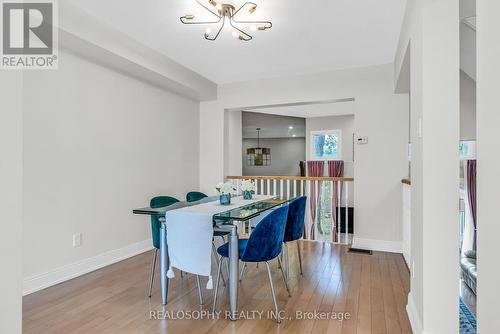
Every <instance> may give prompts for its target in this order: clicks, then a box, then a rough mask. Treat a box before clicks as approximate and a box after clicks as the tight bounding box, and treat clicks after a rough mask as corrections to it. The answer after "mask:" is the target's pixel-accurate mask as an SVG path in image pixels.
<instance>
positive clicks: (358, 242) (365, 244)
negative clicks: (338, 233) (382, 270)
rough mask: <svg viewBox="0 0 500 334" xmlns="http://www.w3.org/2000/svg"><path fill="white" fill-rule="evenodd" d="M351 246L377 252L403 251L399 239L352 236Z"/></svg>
mask: <svg viewBox="0 0 500 334" xmlns="http://www.w3.org/2000/svg"><path fill="white" fill-rule="evenodd" d="M352 247H353V248H360V249H371V250H374V251H379V252H391V253H402V252H403V246H402V244H401V241H388V240H376V239H365V238H357V237H354V238H353V241H352Z"/></svg>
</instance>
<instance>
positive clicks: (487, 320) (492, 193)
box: [477, 0, 500, 334]
mask: <svg viewBox="0 0 500 334" xmlns="http://www.w3.org/2000/svg"><path fill="white" fill-rule="evenodd" d="M498 13H500V2H499V1H483V0H478V1H477V16H478V20H477V24H478V26H477V55H478V56H477V145H478V147H477V178H478V180H477V182H478V183H477V200H478V213H477V219H478V240H477V247H478V248H477V252H478V282H477V295H478V299H477V320H478V333H479V334H489V333H497V332H498V329H499V328H500V317H499V316H498V299H499V298H500V293H499V289H498V282H499V281H500V270H499V266H498V254H499V251H500V250H499V248H500V244H499V242H498V236H499V235H500V224H499V222H498V189H499V188H500V184H499V183H500V180H499V178H498V171H499V170H500V159H499V155H498V124H500V113H499V108H498V89H499V87H500V43H498V32H499V31H500V20H498Z"/></svg>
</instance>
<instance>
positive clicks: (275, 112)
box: [242, 101, 354, 138]
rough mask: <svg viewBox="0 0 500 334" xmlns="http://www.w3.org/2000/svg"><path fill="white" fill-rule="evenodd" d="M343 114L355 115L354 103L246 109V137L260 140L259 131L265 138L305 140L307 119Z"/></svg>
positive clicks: (244, 134) (244, 127)
mask: <svg viewBox="0 0 500 334" xmlns="http://www.w3.org/2000/svg"><path fill="white" fill-rule="evenodd" d="M343 115H354V102H353V101H345V102H336V103H317V104H307V105H294V106H283V107H268V108H261V109H245V112H243V114H242V127H243V138H257V131H256V128H261V131H260V136H261V138H285V137H304V136H305V133H306V128H305V125H306V123H305V119H306V118H312V117H327V116H343ZM290 127H292V128H291V129H290Z"/></svg>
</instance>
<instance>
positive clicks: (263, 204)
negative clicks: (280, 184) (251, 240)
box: [213, 196, 295, 221]
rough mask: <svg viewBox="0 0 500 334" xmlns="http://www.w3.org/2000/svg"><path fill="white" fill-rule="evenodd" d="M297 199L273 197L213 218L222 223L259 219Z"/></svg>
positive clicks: (218, 214)
mask: <svg viewBox="0 0 500 334" xmlns="http://www.w3.org/2000/svg"><path fill="white" fill-rule="evenodd" d="M294 198H295V197H279V196H277V197H273V198H269V199H264V200H262V201H258V202H254V203H251V204H247V205H243V206H240V207H237V208H234V209H231V210H228V211H224V212H221V213H217V214H215V215H214V216H213V218H214V220H221V221H234V220H236V221H245V220H249V219H251V218H254V217H257V216H258V215H260V214H261V213H262V212H264V211H267V210H269V209H272V208H274V207H277V206H280V205H283V204H287V203H288V202H290V201H291V200H293V199H294Z"/></svg>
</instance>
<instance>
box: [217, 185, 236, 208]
mask: <svg viewBox="0 0 500 334" xmlns="http://www.w3.org/2000/svg"><path fill="white" fill-rule="evenodd" d="M215 189H216V190H217V192H218V193H219V195H220V204H221V205H229V204H231V194H232V193H233V192H234V191H236V188H234V186H233V184H232V183H231V182H225V183H224V182H220V183H219V184H218V185H217V186H216V187H215Z"/></svg>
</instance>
